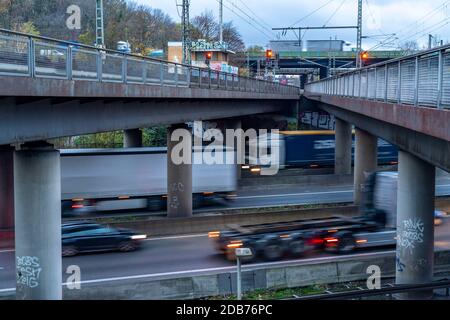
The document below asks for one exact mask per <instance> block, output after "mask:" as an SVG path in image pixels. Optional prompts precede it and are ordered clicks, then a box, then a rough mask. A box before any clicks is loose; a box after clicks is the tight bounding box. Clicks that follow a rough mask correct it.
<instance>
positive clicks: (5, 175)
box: [0, 146, 14, 230]
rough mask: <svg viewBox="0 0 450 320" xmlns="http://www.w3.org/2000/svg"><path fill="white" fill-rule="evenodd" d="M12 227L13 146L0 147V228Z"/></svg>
mask: <svg viewBox="0 0 450 320" xmlns="http://www.w3.org/2000/svg"><path fill="white" fill-rule="evenodd" d="M13 227H14V148H12V147H9V146H5V147H0V230H2V229H3V230H7V229H12V228H13Z"/></svg>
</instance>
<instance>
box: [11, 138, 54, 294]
mask: <svg viewBox="0 0 450 320" xmlns="http://www.w3.org/2000/svg"><path fill="white" fill-rule="evenodd" d="M60 172H61V170H60V156H59V152H58V151H56V150H54V149H53V148H52V147H51V146H49V145H47V144H45V143H41V144H33V145H28V146H24V149H22V150H21V151H16V152H15V155H14V189H15V190H14V207H15V223H16V226H15V235H16V237H15V243H16V251H15V258H16V280H17V283H16V298H17V299H27V300H29V299H32V300H60V299H62V284H61V282H62V281H61V277H62V267H61V265H62V258H61V176H60V175H61V174H60Z"/></svg>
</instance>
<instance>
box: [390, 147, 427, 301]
mask: <svg viewBox="0 0 450 320" xmlns="http://www.w3.org/2000/svg"><path fill="white" fill-rule="evenodd" d="M398 171H399V180H398V191H397V255H396V284H421V283H429V282H431V281H432V280H433V261H434V197H435V167H434V166H433V165H431V164H429V163H427V162H425V161H423V160H421V159H419V158H417V157H415V156H413V155H411V154H410V153H407V152H404V151H399V169H398ZM431 296H432V291H418V292H410V293H404V294H400V295H398V296H397V298H400V299H427V298H430V297H431Z"/></svg>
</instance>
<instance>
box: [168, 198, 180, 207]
mask: <svg viewBox="0 0 450 320" xmlns="http://www.w3.org/2000/svg"><path fill="white" fill-rule="evenodd" d="M169 200H170V201H169V202H170V204H169V206H170V207H171V208H172V209H178V208H179V207H180V201H178V196H172V197H170V199H169Z"/></svg>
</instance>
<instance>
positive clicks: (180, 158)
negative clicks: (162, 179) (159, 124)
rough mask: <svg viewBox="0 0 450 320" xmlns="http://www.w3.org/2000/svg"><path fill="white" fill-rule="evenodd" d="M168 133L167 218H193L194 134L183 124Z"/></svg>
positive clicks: (174, 126)
mask: <svg viewBox="0 0 450 320" xmlns="http://www.w3.org/2000/svg"><path fill="white" fill-rule="evenodd" d="M167 133H168V134H167V216H168V217H169V218H188V217H192V132H191V130H190V129H189V128H188V127H187V126H185V125H184V124H183V125H173V126H171V127H169V129H168V132H167ZM183 146H184V148H183Z"/></svg>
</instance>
